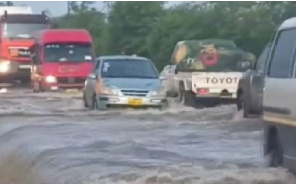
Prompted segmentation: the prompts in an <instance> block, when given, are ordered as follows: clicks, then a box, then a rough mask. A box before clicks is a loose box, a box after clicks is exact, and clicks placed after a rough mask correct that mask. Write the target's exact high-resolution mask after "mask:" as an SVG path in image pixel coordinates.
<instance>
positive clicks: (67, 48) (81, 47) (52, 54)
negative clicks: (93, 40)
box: [45, 43, 93, 62]
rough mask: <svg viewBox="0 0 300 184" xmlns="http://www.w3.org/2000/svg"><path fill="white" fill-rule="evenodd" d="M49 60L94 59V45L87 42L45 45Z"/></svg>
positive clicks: (47, 59)
mask: <svg viewBox="0 0 300 184" xmlns="http://www.w3.org/2000/svg"><path fill="white" fill-rule="evenodd" d="M45 59H46V61H47V62H87V61H89V62H90V61H93V52H92V45H91V44H85V43H72V44H69V43H67V44H61V43H59V44H48V45H45Z"/></svg>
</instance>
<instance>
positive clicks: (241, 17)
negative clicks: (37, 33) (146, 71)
mask: <svg viewBox="0 0 300 184" xmlns="http://www.w3.org/2000/svg"><path fill="white" fill-rule="evenodd" d="M103 4H105V5H106V6H107V7H108V8H109V11H108V12H109V13H108V14H106V15H105V14H104V13H101V12H99V11H97V10H96V9H95V8H94V7H93V5H94V2H78V1H71V2H69V14H68V15H65V16H63V17H60V18H58V19H56V20H55V21H56V22H57V24H58V26H59V27H64V28H66V27H68V28H85V29H87V30H88V31H90V33H91V34H92V36H93V38H94V43H95V48H96V53H97V54H98V55H104V54H121V53H124V54H138V55H141V56H146V57H150V58H151V59H152V60H153V61H154V62H155V63H156V65H157V67H158V68H159V69H162V67H163V66H165V65H166V64H168V63H169V62H170V60H171V55H172V52H173V50H174V47H175V45H176V43H177V42H178V41H182V40H191V39H192V40H194V39H196V40H199V39H213V38H216V39H230V40H233V41H234V42H235V43H236V44H237V45H238V47H240V48H241V49H243V50H245V51H249V52H252V53H254V54H255V55H256V56H258V55H259V54H260V52H261V51H262V49H263V48H264V47H265V45H266V44H267V43H268V42H269V41H270V38H271V36H272V34H273V32H274V30H275V29H276V27H277V26H279V25H280V23H282V21H283V20H285V19H287V18H290V17H294V16H296V2H295V1H294V2H285V1H276V2H275V1H273V2H269V1H268V2H267V1H266V2H264V1H262V2H257V1H248V2H247V1H241V2H212V1H211V2H185V3H181V4H180V5H177V6H173V7H169V8H165V7H164V3H163V2H150V1H140V2H124V1H123V2H122V1H117V2H114V3H110V2H104V3H103Z"/></svg>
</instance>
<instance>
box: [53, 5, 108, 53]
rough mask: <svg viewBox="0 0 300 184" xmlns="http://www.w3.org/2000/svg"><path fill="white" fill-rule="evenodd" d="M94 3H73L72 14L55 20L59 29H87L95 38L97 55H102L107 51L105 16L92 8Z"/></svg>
mask: <svg viewBox="0 0 300 184" xmlns="http://www.w3.org/2000/svg"><path fill="white" fill-rule="evenodd" d="M92 4H93V2H82V3H81V4H78V3H77V2H74V3H73V2H71V6H72V8H71V9H72V13H70V14H67V15H65V16H63V17H60V18H57V19H55V22H56V24H57V26H58V27H59V28H77V29H86V30H88V31H89V32H90V34H91V35H92V37H93V41H94V47H95V51H96V54H97V55H99V54H102V53H103V52H101V51H103V50H105V45H104V43H103V40H104V36H103V34H104V33H105V29H106V22H105V15H104V14H103V13H101V12H99V11H97V10H96V9H94V8H92V7H90V6H91V5H92Z"/></svg>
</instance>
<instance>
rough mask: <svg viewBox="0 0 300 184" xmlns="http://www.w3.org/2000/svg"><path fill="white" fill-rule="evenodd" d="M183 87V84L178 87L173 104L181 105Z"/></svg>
mask: <svg viewBox="0 0 300 184" xmlns="http://www.w3.org/2000/svg"><path fill="white" fill-rule="evenodd" d="M184 92H185V91H184V86H183V84H180V86H179V91H178V94H177V97H176V98H175V102H176V103H183V100H184V97H183V96H184Z"/></svg>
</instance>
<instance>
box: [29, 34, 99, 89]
mask: <svg viewBox="0 0 300 184" xmlns="http://www.w3.org/2000/svg"><path fill="white" fill-rule="evenodd" d="M31 50H32V67H31V79H32V87H33V90H34V91H35V92H39V91H46V90H57V89H61V88H82V87H83V86H84V82H85V79H86V77H87V76H88V74H89V73H90V71H91V70H92V67H93V65H94V61H95V56H94V50H93V41H92V37H91V35H90V34H89V32H88V31H86V30H83V29H49V30H44V31H41V32H38V33H37V34H36V38H35V43H34V46H33V47H32V49H31Z"/></svg>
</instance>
